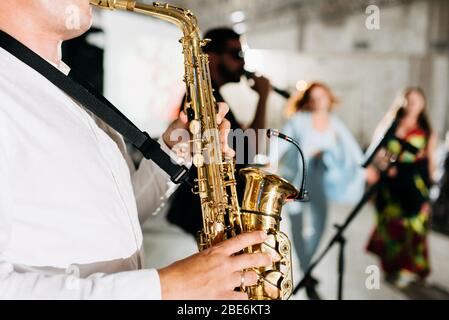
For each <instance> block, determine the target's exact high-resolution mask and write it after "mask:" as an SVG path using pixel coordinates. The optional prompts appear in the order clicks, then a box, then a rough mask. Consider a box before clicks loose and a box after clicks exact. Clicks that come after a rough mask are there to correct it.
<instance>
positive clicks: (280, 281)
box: [90, 0, 298, 300]
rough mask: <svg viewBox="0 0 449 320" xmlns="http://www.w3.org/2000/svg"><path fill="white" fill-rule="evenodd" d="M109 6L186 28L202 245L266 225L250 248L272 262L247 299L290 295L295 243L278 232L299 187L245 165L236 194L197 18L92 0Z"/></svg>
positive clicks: (161, 7) (128, 0)
mask: <svg viewBox="0 0 449 320" xmlns="http://www.w3.org/2000/svg"><path fill="white" fill-rule="evenodd" d="M90 3H91V4H92V5H95V6H98V7H101V8H105V9H121V10H128V11H133V12H136V13H142V14H145V15H149V16H152V17H156V18H160V19H163V20H166V21H168V22H171V23H174V24H175V25H177V26H178V27H179V28H180V29H181V31H182V32H183V38H182V39H181V41H180V42H181V44H182V50H183V51H182V52H183V55H184V67H185V76H184V82H185V84H186V103H185V107H184V109H185V111H186V114H187V115H189V120H190V123H191V125H190V128H189V129H190V133H191V135H192V143H193V153H194V154H193V159H195V160H194V165H195V166H196V168H197V171H198V179H197V186H196V187H195V188H194V189H195V193H197V194H198V195H199V197H200V200H201V210H202V215H203V229H202V230H201V231H200V233H199V236H198V247H199V249H200V250H205V249H207V248H210V247H211V246H213V245H215V244H217V243H219V242H221V241H223V240H226V239H229V238H231V237H235V236H236V235H238V234H241V233H242V232H250V231H255V230H263V231H265V232H267V234H268V239H267V241H265V242H264V243H263V244H262V245H258V246H253V247H251V248H248V249H247V250H246V251H247V252H266V253H269V254H270V255H271V256H272V257H273V264H272V266H270V267H268V268H267V267H266V268H257V269H255V271H256V272H257V274H258V275H259V283H258V284H257V285H255V286H252V287H246V286H245V285H244V277H243V276H242V285H241V288H240V290H242V291H245V292H246V293H247V294H248V297H249V299H252V300H256V299H257V300H259V299H260V300H263V299H287V298H288V297H289V296H290V295H291V292H292V270H291V245H290V241H289V240H288V238H287V237H286V236H285V234H283V233H282V232H280V220H281V209H282V205H283V204H284V203H285V202H286V201H288V200H290V199H293V198H295V197H296V195H297V194H298V191H297V190H296V188H295V187H293V186H292V185H291V184H290V183H288V182H287V181H285V180H284V179H282V178H280V177H278V176H275V175H273V174H270V173H267V172H264V171H262V170H259V169H254V168H252V169H251V168H248V169H244V170H241V171H240V172H241V174H242V175H243V177H244V178H245V179H246V189H245V196H244V200H243V206H242V208H241V209H240V206H239V203H238V197H237V189H236V179H235V164H234V162H233V161H231V160H228V159H223V156H222V150H221V145H220V135H219V132H218V127H217V121H216V110H217V109H218V108H217V105H216V101H215V99H214V95H213V89H212V82H211V78H210V70H209V57H208V56H207V54H204V53H203V50H202V47H203V46H204V45H205V43H206V41H204V40H202V39H201V37H200V32H199V28H198V23H197V19H196V17H195V16H194V15H193V14H192V13H191V12H190V11H189V10H185V9H182V8H178V7H175V6H172V5H169V4H159V3H154V4H153V5H147V4H144V3H140V2H137V1H133V0H91V1H90Z"/></svg>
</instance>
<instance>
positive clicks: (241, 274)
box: [232, 270, 259, 288]
mask: <svg viewBox="0 0 449 320" xmlns="http://www.w3.org/2000/svg"><path fill="white" fill-rule="evenodd" d="M232 279H233V281H232V287H233V288H242V287H251V286H254V285H256V284H257V282H258V281H259V277H258V276H257V273H256V272H254V271H249V270H248V271H237V272H234V273H233V274H232Z"/></svg>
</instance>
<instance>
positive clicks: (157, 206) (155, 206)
mask: <svg viewBox="0 0 449 320" xmlns="http://www.w3.org/2000/svg"><path fill="white" fill-rule="evenodd" d="M158 142H159V144H160V145H161V149H162V150H163V151H165V152H166V153H167V154H169V155H170V157H171V159H173V161H174V162H176V163H184V165H186V166H187V167H190V166H191V160H190V159H189V158H187V157H186V158H183V157H180V156H179V155H178V154H176V153H175V152H173V151H172V150H170V148H169V147H168V146H167V145H166V144H165V142H164V140H163V139H162V138H161V139H159V141H158ZM131 179H132V184H133V188H134V194H135V196H136V201H137V210H138V212H139V221H140V223H141V224H144V223H145V221H146V220H147V219H148V218H150V217H151V216H153V215H156V214H158V213H159V211H160V210H161V209H162V208H163V207H164V206H165V203H166V202H167V200H168V199H169V197H170V196H171V195H172V194H173V192H174V191H175V190H176V188H177V185H175V184H174V183H173V182H171V180H170V176H169V175H168V174H167V173H166V172H165V171H163V170H162V169H161V168H159V167H158V166H157V165H156V164H155V163H154V162H153V161H151V160H147V159H143V160H142V161H141V163H140V165H139V168H138V169H137V170H136V171H134V172H132V173H131Z"/></svg>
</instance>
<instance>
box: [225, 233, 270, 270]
mask: <svg viewBox="0 0 449 320" xmlns="http://www.w3.org/2000/svg"><path fill="white" fill-rule="evenodd" d="M267 237H268V236H267V234H266V233H265V232H264V231H255V232H250V233H243V234H240V235H238V236H237V237H234V238H232V239H229V240H227V241H225V242H223V244H222V245H221V247H222V249H223V250H224V251H223V252H225V254H227V255H229V256H230V255H232V254H234V253H237V252H240V251H242V250H243V249H245V248H248V247H250V246H252V245H255V244H259V243H262V242H264V241H265V240H266V239H267ZM240 269H243V268H240Z"/></svg>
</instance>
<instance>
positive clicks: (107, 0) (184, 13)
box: [90, 0, 200, 39]
mask: <svg viewBox="0 0 449 320" xmlns="http://www.w3.org/2000/svg"><path fill="white" fill-rule="evenodd" d="M90 4H91V5H93V6H96V7H99V8H103V9H110V10H114V9H117V10H127V11H133V12H136V13H142V14H145V15H148V16H153V17H155V18H159V19H162V20H165V21H168V22H171V23H173V24H175V25H177V26H178V27H179V28H180V29H181V30H182V32H183V33H184V36H188V37H190V38H192V37H193V38H198V39H200V37H199V30H198V21H197V18H196V16H195V15H193V14H192V12H191V11H190V10H186V9H183V8H180V7H176V6H173V5H170V4H166V3H159V2H154V3H153V4H152V5H148V4H144V3H141V2H138V1H135V0H90Z"/></svg>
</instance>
